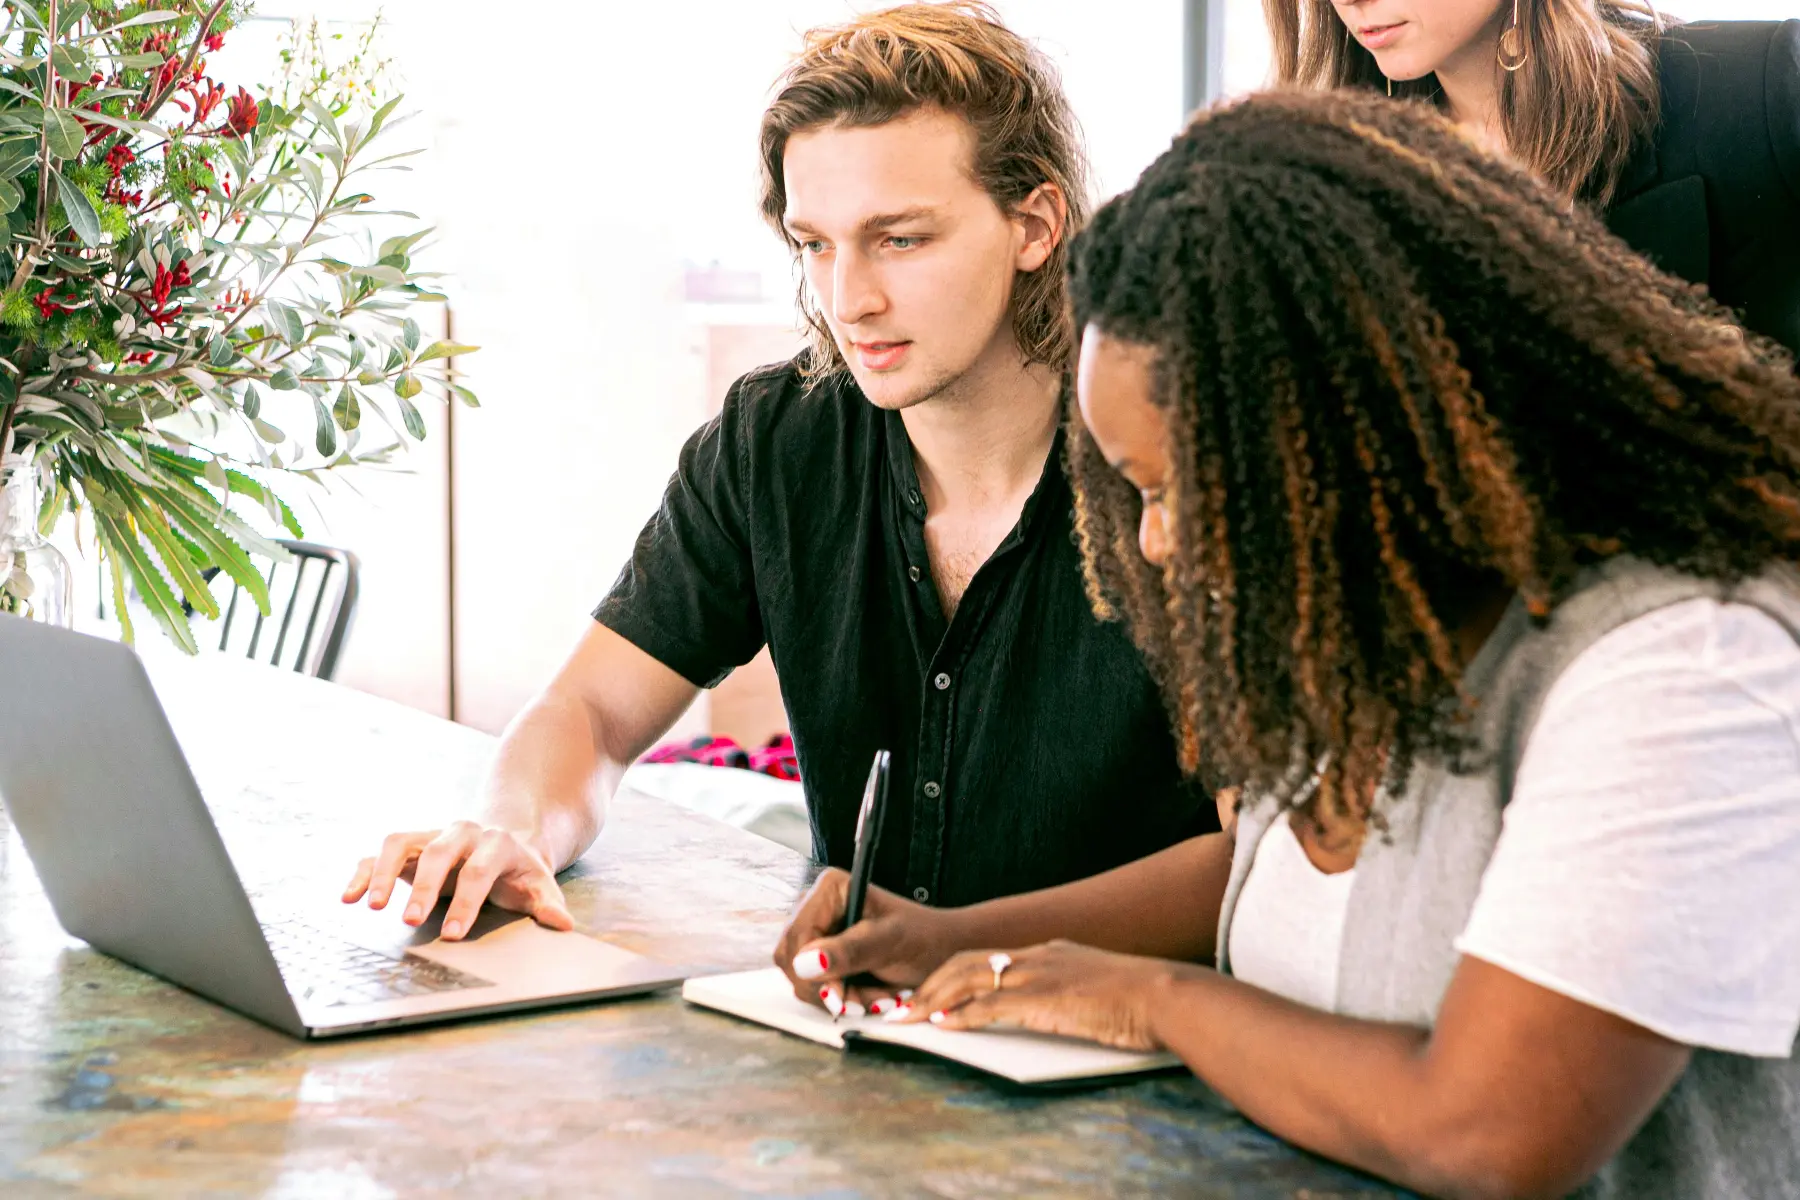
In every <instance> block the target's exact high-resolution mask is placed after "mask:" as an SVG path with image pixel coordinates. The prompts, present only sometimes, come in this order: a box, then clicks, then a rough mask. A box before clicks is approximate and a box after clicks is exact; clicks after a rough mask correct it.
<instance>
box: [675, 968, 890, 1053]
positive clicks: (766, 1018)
mask: <svg viewBox="0 0 1800 1200" xmlns="http://www.w3.org/2000/svg"><path fill="white" fill-rule="evenodd" d="M681 998H682V999H683V1000H686V1001H687V1002H688V1003H690V1004H698V1005H700V1006H701V1007H703V1008H715V1009H718V1010H719V1011H720V1012H724V1013H730V1014H731V1015H732V1016H734V1017H743V1018H744V1019H746V1020H749V1021H756V1022H758V1023H759V1024H762V1025H768V1026H771V1027H772V1028H775V1029H779V1030H781V1031H782V1032H783V1033H791V1034H793V1035H794V1036H795V1037H803V1038H805V1039H806V1040H808V1041H810V1042H818V1043H819V1044H820V1045H822V1046H834V1047H836V1048H837V1049H839V1050H842V1049H843V1048H844V1030H846V1029H849V1028H853V1027H855V1026H856V1025H857V1024H858V1022H856V1021H853V1020H851V1019H849V1018H845V1019H844V1020H842V1021H837V1022H834V1021H832V1019H831V1014H830V1013H828V1012H826V1011H825V1010H824V1009H822V1008H819V1007H818V1006H817V1005H813V1004H807V1003H804V1002H803V1001H801V1000H798V999H796V998H795V996H794V985H793V984H791V983H789V982H788V977H787V976H786V975H784V974H782V972H781V970H780V969H779V968H777V967H767V968H765V969H763V970H761V971H738V972H735V973H733V974H730V975H703V976H700V977H699V978H697V979H690V980H688V981H687V982H686V983H684V984H682V985H681ZM876 1020H877V1021H878V1018H877V1019H876ZM870 1021H871V1018H868V1017H864V1018H863V1019H862V1022H861V1023H862V1024H868V1023H870Z"/></svg>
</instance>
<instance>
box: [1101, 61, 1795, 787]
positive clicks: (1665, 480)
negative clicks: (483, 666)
mask: <svg viewBox="0 0 1800 1200" xmlns="http://www.w3.org/2000/svg"><path fill="white" fill-rule="evenodd" d="M1070 277H1071V288H1072V293H1073V301H1074V305H1075V318H1076V323H1077V328H1082V329H1093V328H1097V329H1099V330H1101V331H1103V332H1104V333H1106V334H1107V335H1110V336H1113V337H1116V338H1119V339H1122V340H1125V341H1128V342H1132V343H1137V344H1141V345H1144V346H1148V347H1150V348H1152V349H1153V350H1154V351H1155V352H1156V353H1155V359H1156V363H1157V367H1156V386H1155V396H1154V401H1155V403H1156V404H1157V405H1158V406H1159V407H1160V408H1161V409H1162V410H1163V411H1164V413H1165V415H1166V416H1167V418H1168V423H1169V429H1170V434H1171V439H1172V445H1171V451H1172V453H1171V461H1172V463H1173V467H1174V469H1173V473H1172V475H1171V476H1170V478H1169V480H1168V503H1169V505H1170V507H1171V509H1172V511H1173V513H1174V523H1173V530H1172V533H1173V537H1172V543H1173V549H1172V553H1171V555H1170V557H1169V559H1168V561H1167V563H1166V565H1165V566H1164V567H1163V568H1161V569H1158V568H1154V567H1151V566H1149V565H1148V564H1147V563H1146V562H1145V561H1144V559H1143V558H1142V557H1141V556H1140V554H1139V553H1138V549H1137V526H1138V522H1139V518H1140V514H1141V507H1140V500H1139V497H1138V495H1137V493H1136V492H1135V491H1134V490H1133V489H1132V487H1131V486H1130V485H1129V484H1127V483H1126V482H1125V480H1123V479H1122V478H1121V477H1120V476H1119V475H1118V474H1117V473H1116V472H1115V471H1113V470H1112V469H1111V468H1110V467H1109V466H1108V465H1107V463H1106V461H1105V459H1104V458H1103V457H1102V455H1101V454H1100V452H1099V450H1098V449H1097V448H1096V446H1095V444H1094V442H1093V439H1092V438H1091V437H1090V436H1089V435H1088V433H1087V430H1086V428H1085V427H1084V426H1083V424H1082V422H1081V420H1080V418H1079V414H1078V413H1076V412H1073V411H1071V413H1070V418H1069V430H1070V436H1069V440H1068V446H1069V451H1068V453H1069V463H1068V468H1069V474H1070V478H1071V480H1072V483H1073V486H1074V491H1075V506H1076V508H1075V512H1076V527H1077V534H1078V538H1079V541H1080V544H1081V548H1082V552H1083V557H1084V566H1085V570H1086V574H1087V584H1088V590H1089V595H1090V599H1091V600H1092V602H1093V604H1094V607H1095V610H1096V611H1097V612H1098V613H1099V614H1100V615H1101V616H1102V617H1103V618H1109V617H1117V616H1123V617H1124V618H1125V619H1126V620H1127V622H1128V623H1129V625H1130V628H1131V630H1132V634H1133V636H1134V638H1135V639H1136V641H1137V643H1138V645H1139V648H1140V649H1141V650H1142V651H1143V652H1144V654H1145V656H1146V658H1147V659H1148V661H1149V663H1150V667H1151V670H1152V673H1153V674H1154V675H1155V676H1156V678H1157V680H1158V682H1159V684H1160V685H1161V687H1162V689H1163V692H1164V696H1165V699H1166V702H1167V704H1168V707H1169V709H1170V712H1171V716H1172V718H1173V721H1174V724H1175V727H1176V735H1177V744H1178V746H1179V748H1180V754H1181V758H1182V764H1183V766H1184V768H1185V769H1186V770H1188V771H1189V772H1198V773H1200V774H1201V775H1202V777H1203V778H1204V779H1205V780H1206V781H1207V782H1209V783H1211V784H1213V785H1215V786H1219V785H1226V784H1236V785H1244V786H1246V787H1248V788H1249V789H1250V790H1251V791H1253V792H1263V791H1273V792H1276V793H1277V794H1291V791H1292V788H1293V783H1294V781H1295V780H1296V779H1297V778H1303V777H1304V776H1305V774H1306V773H1308V772H1310V770H1311V768H1312V767H1313V765H1314V764H1315V763H1318V762H1321V761H1323V762H1325V763H1326V764H1327V768H1326V773H1325V777H1324V786H1322V787H1320V788H1319V789H1318V791H1317V792H1316V793H1313V794H1314V795H1315V796H1317V797H1318V798H1319V799H1317V800H1313V801H1309V802H1308V803H1309V804H1310V805H1313V806H1315V807H1313V809H1312V815H1313V816H1315V817H1325V818H1330V817H1332V816H1336V815H1344V816H1348V817H1350V818H1351V819H1353V820H1356V821H1359V822H1360V821H1361V820H1363V819H1365V818H1367V817H1368V816H1369V812H1368V801H1369V797H1371V796H1372V795H1373V793H1374V786H1375V784H1376V783H1377V782H1378V781H1379V780H1381V779H1382V778H1384V777H1386V778H1387V779H1388V781H1389V783H1390V786H1392V785H1394V784H1395V782H1396V778H1397V777H1398V778H1400V779H1403V778H1404V775H1405V773H1406V771H1407V770H1408V769H1409V768H1410V765H1411V763H1412V762H1413V761H1415V759H1416V756H1417V755H1419V754H1420V753H1421V752H1425V751H1433V752H1442V753H1448V752H1450V751H1451V750H1452V749H1453V748H1454V747H1455V746H1457V745H1458V744H1459V741H1460V740H1459V736H1458V727H1459V724H1460V723H1461V721H1462V718H1463V716H1464V710H1465V705H1464V704H1463V702H1462V698H1461V697H1460V696H1459V694H1458V690H1457V689H1458V681H1459V676H1460V664H1459V661H1458V658H1457V656H1456V654H1455V651H1454V649H1453V646H1452V638H1451V630H1452V629H1453V628H1454V627H1455V625H1456V624H1457V623H1458V621H1459V619H1460V618H1461V617H1462V615H1463V614H1461V613H1460V612H1459V603H1461V602H1462V601H1463V600H1465V599H1466V598H1467V597H1469V596H1470V595H1478V594H1480V593H1481V591H1482V590H1483V589H1484V588H1488V589H1495V588H1498V587H1499V586H1501V585H1504V586H1505V587H1508V588H1511V589H1515V590H1517V592H1518V593H1520V594H1521V595H1522V597H1523V598H1524V600H1525V602H1526V604H1527V605H1528V606H1529V608H1530V611H1531V612H1532V613H1533V614H1535V615H1536V616H1538V617H1543V616H1546V615H1547V614H1548V613H1549V611H1550V609H1551V608H1552V606H1553V605H1555V604H1556V603H1557V601H1558V599H1559V598H1560V597H1561V596H1562V595H1563V594H1565V592H1566V589H1567V587H1568V585H1569V584H1570V583H1571V582H1572V580H1573V577H1574V575H1575V572H1576V571H1577V570H1578V569H1579V568H1580V567H1582V566H1583V565H1585V564H1589V563H1592V562H1595V561H1597V560H1598V559H1601V558H1604V557H1606V556H1610V555H1615V554H1621V553H1627V554H1632V555H1636V556H1638V557H1640V558H1643V559H1645V560H1648V561H1650V562H1654V563H1659V564H1663V565H1666V566H1670V567H1675V568H1678V569H1681V570H1685V571H1689V572H1693V573H1696V574H1701V575H1705V576H1709V577H1720V578H1736V577H1741V576H1742V575H1744V574H1746V573H1750V572H1754V571H1756V570H1757V569H1758V568H1760V567H1762V566H1764V565H1765V564H1767V563H1769V562H1770V561H1772V560H1776V559H1790V558H1792V557H1793V556H1794V554H1795V550H1796V541H1797V539H1800V379H1796V377H1795V375H1794V372H1793V363H1792V360H1791V359H1790V358H1788V357H1787V356H1786V354H1785V352H1784V351H1781V350H1780V349H1778V348H1777V347H1776V346H1775V345H1774V343H1772V342H1769V341H1766V340H1764V339H1759V338H1756V337H1753V336H1750V335H1747V334H1745V333H1744V332H1743V331H1742V330H1740V329H1739V328H1738V327H1737V326H1736V325H1734V324H1733V323H1732V321H1731V319H1730V315H1729V314H1728V313H1727V312H1726V311H1725V310H1724V309H1722V308H1721V307H1719V306H1718V305H1717V304H1715V303H1713V302H1712V301H1711V300H1709V299H1707V298H1706V297H1705V296H1704V294H1703V293H1701V292H1700V291H1699V290H1698V289H1696V288H1692V287H1690V286H1688V285H1686V284H1683V283H1681V282H1678V281H1677V280H1675V279H1672V278H1670V277H1669V276H1666V275H1663V274H1661V273H1659V272H1658V271H1656V270H1655V269H1653V268H1652V267H1650V266H1649V265H1647V264H1646V263H1645V262H1644V261H1643V260H1642V259H1640V258H1638V257H1637V256H1636V255H1635V254H1633V253H1632V252H1631V251H1630V250H1629V249H1628V248H1627V247H1626V246H1625V245H1623V244H1622V243H1621V242H1619V241H1618V240H1617V239H1615V238H1613V237H1612V236H1611V235H1610V234H1608V233H1607V231H1606V230H1605V229H1604V228H1603V227H1602V226H1601V225H1600V224H1599V222H1598V221H1596V220H1595V219H1593V218H1592V217H1591V216H1589V215H1588V214H1587V213H1586V212H1584V211H1580V210H1572V209H1571V207H1570V205H1569V204H1568V202H1566V201H1565V200H1564V199H1562V198H1561V197H1559V196H1558V195H1556V194H1555V193H1553V192H1552V191H1551V190H1550V189H1548V188H1547V187H1545V186H1543V185H1541V184H1539V183H1538V182H1536V181H1535V180H1534V179H1533V178H1531V177H1530V176H1528V175H1527V174H1526V173H1525V172H1524V171H1522V170H1519V169H1517V168H1515V167H1513V166H1511V165H1508V164H1506V163H1503V162H1501V161H1499V160H1497V159H1495V158H1492V157H1490V156H1488V155H1487V154H1486V153H1484V152H1483V151H1481V150H1480V149H1479V148H1478V147H1476V146H1475V145H1474V144H1473V143H1472V142H1470V141H1468V140H1467V139H1466V138H1465V137H1464V136H1463V135H1461V134H1460V133H1459V132H1458V131H1457V130H1456V128H1455V127H1454V126H1452V125H1450V124H1449V123H1448V122H1447V121H1445V120H1444V119H1442V118H1441V117H1439V116H1437V115H1435V113H1433V112H1432V111H1430V110H1429V109H1427V108H1425V106H1423V105H1420V104H1416V103H1409V104H1395V103H1393V102H1391V101H1388V100H1387V99H1385V98H1383V97H1377V96H1372V95H1368V94H1366V93H1362V92H1347V91H1346V92H1327V93H1293V92H1289V93H1271V94H1266V95H1263V96H1258V97H1254V98H1252V99H1249V100H1246V101H1243V102H1241V103H1238V104H1235V105H1232V106H1229V107H1226V108H1222V109H1218V110H1215V111H1213V112H1211V113H1210V114H1207V115H1204V116H1202V117H1200V118H1198V119H1196V120H1195V122H1194V123H1193V124H1192V125H1190V126H1189V127H1188V129H1187V130H1186V131H1185V132H1184V133H1183V134H1182V135H1181V136H1180V137H1179V138H1177V139H1176V141H1175V144H1174V145H1173V146H1172V147H1171V148H1170V149H1169V150H1168V152H1167V153H1165V154H1164V155H1163V156H1162V157H1161V158H1160V159H1158V160H1157V161H1156V162H1155V163H1154V164H1153V165H1152V166H1151V167H1150V168H1149V169H1148V170H1147V171H1145V172H1144V175H1143V177H1142V178H1141V179H1140V180H1139V181H1138V183H1137V185H1136V186H1135V187H1134V188H1132V190H1131V191H1129V192H1127V193H1125V194H1124V195H1121V196H1119V197H1117V198H1115V199H1114V200H1112V201H1111V202H1109V203H1108V204H1106V205H1105V206H1104V207H1103V208H1102V209H1101V210H1100V211H1099V213H1098V214H1097V215H1096V216H1095V219H1094V221H1093V223H1092V225H1091V226H1090V227H1089V228H1088V229H1087V230H1086V231H1085V232H1083V233H1082V234H1080V235H1079V237H1078V238H1077V239H1076V241H1075V244H1074V247H1073V251H1072V261H1071V265H1070ZM1318 805H1324V806H1326V807H1325V808H1324V809H1320V808H1318V807H1316V806H1318Z"/></svg>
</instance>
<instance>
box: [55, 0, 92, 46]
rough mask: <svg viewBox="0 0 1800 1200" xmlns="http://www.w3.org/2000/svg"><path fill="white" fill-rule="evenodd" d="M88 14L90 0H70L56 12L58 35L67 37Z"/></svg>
mask: <svg viewBox="0 0 1800 1200" xmlns="http://www.w3.org/2000/svg"><path fill="white" fill-rule="evenodd" d="M87 15H88V0H70V3H68V4H65V5H64V6H63V7H62V8H61V9H60V10H59V11H58V12H57V14H56V36H58V37H66V36H68V32H69V30H71V29H73V28H75V26H76V25H78V24H80V23H81V18H83V17H85V16H87Z"/></svg>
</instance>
